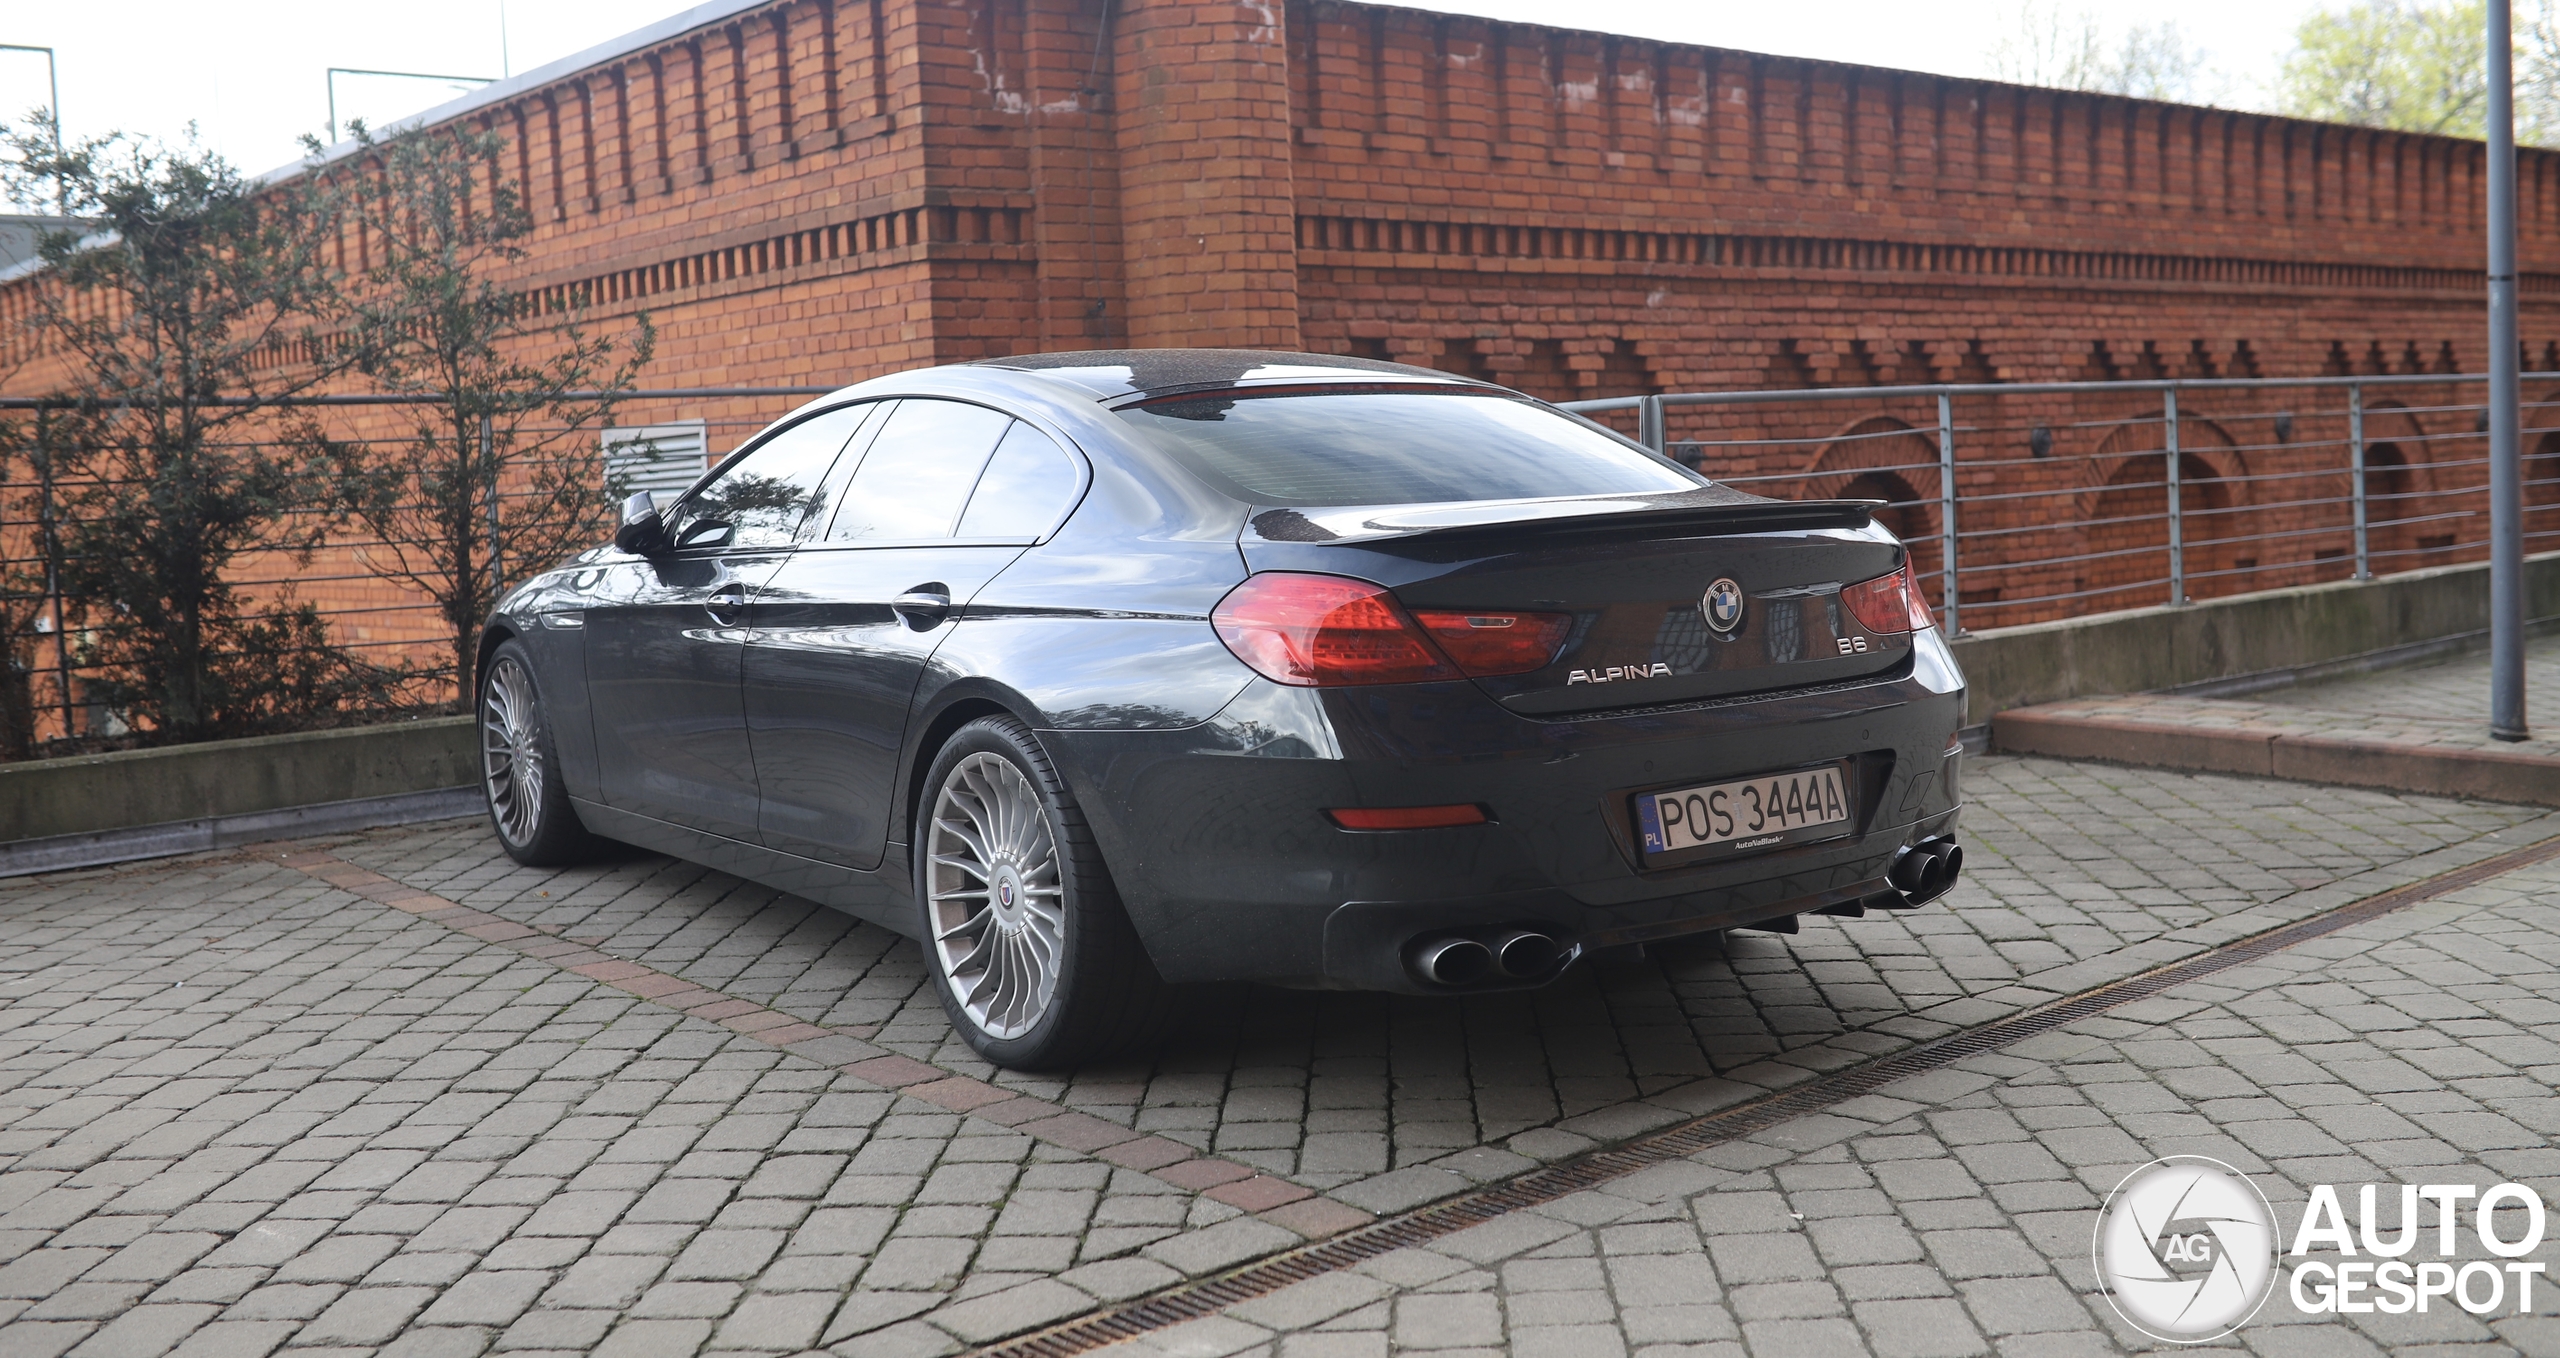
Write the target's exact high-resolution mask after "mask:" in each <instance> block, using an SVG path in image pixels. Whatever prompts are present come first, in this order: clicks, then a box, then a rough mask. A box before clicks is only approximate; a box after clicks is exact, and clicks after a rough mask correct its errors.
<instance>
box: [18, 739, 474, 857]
mask: <svg viewBox="0 0 2560 1358" xmlns="http://www.w3.org/2000/svg"><path fill="white" fill-rule="evenodd" d="M479 777H480V751H479V748H478V740H477V736H476V734H475V723H474V720H473V718H470V717H427V718H422V719H417V720H409V721H389V722H381V723H377V724H375V725H372V726H350V727H343V728H340V729H338V730H332V731H300V732H295V733H293V734H291V735H281V736H256V737H252V738H250V739H247V740H215V741H207V742H205V743H204V744H201V745H170V746H164V747H160V748H156V749H147V750H120V751H117V752H115V753H113V754H92V755H74V756H72V757H70V758H68V759H34V760H27V761H25V762H22V763H15V764H0V843H10V844H14V843H18V842H23V841H27V840H53V839H62V838H65V837H72V836H82V835H100V834H106V833H109V832H113V831H123V830H132V829H142V828H154V827H166V826H173V825H180V824H192V823H194V822H198V821H224V820H229V819H231V818H234V817H239V816H247V815H253V814H256V813H259V812H269V811H285V810H289V809H292V808H309V807H321V806H328V805H331V804H334V803H339V802H359V801H372V800H376V799H380V798H386V797H399V796H405V795H409V794H414V793H429V792H440V791H444V790H446V789H450V788H457V787H469V786H473V785H475V784H477V783H478V781H479ZM178 852H184V851H183V850H179V851H178Z"/></svg>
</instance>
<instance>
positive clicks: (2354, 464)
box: [2347, 387, 2373, 580]
mask: <svg viewBox="0 0 2560 1358" xmlns="http://www.w3.org/2000/svg"><path fill="white" fill-rule="evenodd" d="M2347 466H2348V474H2349V475H2351V476H2352V477H2354V482H2353V484H2352V485H2351V486H2350V488H2349V489H2348V491H2347V499H2348V500H2349V502H2351V503H2352V504H2354V505H2355V513H2356V578H2357V579H2358V580H2370V579H2372V578H2373V555H2372V548H2371V545H2370V540H2369V539H2368V537H2367V535H2366V532H2365V499H2364V388H2362V387H2349V388H2347Z"/></svg>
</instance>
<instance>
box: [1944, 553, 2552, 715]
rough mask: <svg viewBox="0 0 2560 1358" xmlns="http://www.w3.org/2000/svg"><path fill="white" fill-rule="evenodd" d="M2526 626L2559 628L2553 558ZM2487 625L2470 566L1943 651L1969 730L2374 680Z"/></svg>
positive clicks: (2483, 582)
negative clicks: (1959, 676) (2049, 712)
mask: <svg viewBox="0 0 2560 1358" xmlns="http://www.w3.org/2000/svg"><path fill="white" fill-rule="evenodd" d="M2525 616H2526V617H2528V618H2536V619H2550V618H2554V617H2560V553H2552V552H2547V553H2544V554H2542V555H2540V556H2535V557H2530V558H2528V559H2527V560H2526V563H2525ZM2488 626H2489V568H2488V566H2487V565H2486V564H2485V563H2473V564H2467V565H2460V566H2434V567H2429V568H2427V569H2424V570H2414V571H2405V572H2402V573H2400V574H2398V575H2386V576H2384V577H2382V578H2381V579H2378V580H2340V581H2334V582H2331V583H2329V584H2322V585H2296V586H2293V587H2291V588H2288V589H2272V590H2265V591H2262V592H2260V593H2256V594H2235V595H2232V596H2230V597H2228V598H2221V599H2205V600H2201V601H2198V602H2196V603H2191V604H2182V605H2179V606H2177V607H2174V608H2172V607H2165V606H2164V607H2154V608H2134V609H2125V610H2122V611H2120V612H2114V613H2099V614H2093V615H2091V616H2088V617H2084V618H2070V619H2065V620H2062V621H2058V622H2036V623H2027V624H2024V625H2022V626H2017V627H1998V628H1992V629H1990V630H1988V631H1983V632H1976V633H1971V634H1968V635H1966V636H1963V637H1959V638H1957V639H1956V641H1955V642H1954V643H1953V649H1954V650H1955V653H1956V660H1957V662H1958V663H1959V664H1962V665H1963V666H1964V672H1965V680H1966V683H1967V686H1968V692H1967V695H1966V716H1965V723H1966V724H1967V725H1969V726H1970V725H1979V724H1981V723H1983V722H1987V721H1990V720H1991V719H1992V716H1993V714H1995V713H1999V712H2003V711H2006V710H2008V709H2010V708H2017V707H2029V706H2033V705H2035V704H2038V703H2052V702H2061V701H2063V700H2065V699H2070V698H2085V697H2091V696H2095V695H2098V694H2107V693H2164V692H2197V691H2199V690H2203V689H2206V688H2208V687H2209V688H2210V689H2211V690H2212V691H2215V692H2218V693H2222V694H2231V693H2240V692H2248V691H2252V690H2256V689H2263V688H2272V687H2280V686H2283V685H2285V684H2289V683H2292V682H2296V681H2298V680H2301V679H2309V678H2318V677H2323V676H2326V675H2333V674H2342V673H2353V672H2357V671H2360V670H2365V669H2373V668H2380V667H2383V666H2387V665H2390V664H2393V663H2398V662H2403V661H2406V660H2411V659H2417V658H2420V657H2423V656H2426V655H2434V654H2444V653H2448V652H2452V651H2459V650H2463V649H2467V648H2468V647H2470V646H2473V645H2477V644H2482V643H2484V642H2485V640H2486V638H2487V630H2486V629H2487V628H2488Z"/></svg>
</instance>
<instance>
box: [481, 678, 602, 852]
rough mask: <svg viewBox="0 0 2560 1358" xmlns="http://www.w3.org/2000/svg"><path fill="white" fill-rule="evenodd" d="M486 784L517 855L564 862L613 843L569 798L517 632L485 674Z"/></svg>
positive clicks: (493, 812)
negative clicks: (581, 817) (586, 821)
mask: <svg viewBox="0 0 2560 1358" xmlns="http://www.w3.org/2000/svg"><path fill="white" fill-rule="evenodd" d="M480 785H481V790H482V791H483V792H485V793H486V794H487V796H488V801H489V824H490V825H491V826H492V827H493V828H495V829H496V830H497V832H498V843H499V844H500V845H502V846H503V847H504V848H505V849H506V851H507V856H508V857H509V858H512V859H514V860H516V861H517V862H519V863H523V864H525V865H527V866H529V867H558V866H560V865H562V864H567V863H580V862H584V861H586V860H588V859H590V858H594V857H596V856H597V855H599V854H601V853H603V852H604V851H605V850H606V848H607V847H608V843H607V841H605V840H603V839H601V838H598V837H597V836H596V835H594V834H591V833H589V832H588V830H587V827H586V826H584V825H582V824H580V823H579V821H578V812H577V809H576V808H575V807H572V806H571V805H569V790H568V788H567V787H566V786H564V785H563V784H562V783H561V781H560V760H559V756H558V754H557V747H556V746H555V745H554V744H553V743H552V739H551V723H550V720H549V718H547V717H546V716H544V714H543V710H542V696H541V692H540V690H539V689H537V688H536V687H535V686H534V682H533V664H532V661H531V659H530V658H529V657H528V656H526V654H525V651H524V646H523V644H522V643H520V642H517V641H514V640H512V639H511V640H508V641H506V642H504V643H502V644H500V645H499V647H498V651H497V654H496V655H494V656H491V657H490V659H489V668H488V669H487V671H486V672H484V673H483V675H482V676H481V680H480Z"/></svg>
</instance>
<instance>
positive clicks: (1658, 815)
mask: <svg viewBox="0 0 2560 1358" xmlns="http://www.w3.org/2000/svg"><path fill="white" fill-rule="evenodd" d="M1840 771H1841V766H1840V765H1838V764H1826V765H1823V766H1822V767H1820V768H1812V769H1798V770H1796V771H1795V772H1793V773H1769V774H1762V775H1761V776H1760V777H1757V778H1745V779H1741V780H1739V781H1736V782H1731V783H1707V784H1704V785H1702V786H1699V787H1684V788H1678V789H1675V790H1673V791H1670V792H1647V793H1642V794H1639V795H1638V796H1637V797H1636V828H1637V830H1638V831H1639V832H1640V833H1641V834H1642V835H1643V836H1644V852H1645V854H1646V856H1647V857H1651V856H1653V855H1655V854H1667V853H1680V852H1683V851H1685V850H1689V849H1722V850H1724V851H1725V852H1728V853H1740V852H1743V851H1745V850H1749V849H1763V848H1774V847H1776V846H1778V845H1781V844H1791V843H1797V842H1801V841H1803V840H1808V839H1821V838H1825V837H1827V836H1828V835H1831V834H1836V833H1840V832H1843V831H1846V830H1847V829H1848V828H1849V819H1850V811H1851V808H1850V805H1849V794H1848V792H1847V789H1846V785H1845V784H1843V782H1842V781H1841V777H1840Z"/></svg>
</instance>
